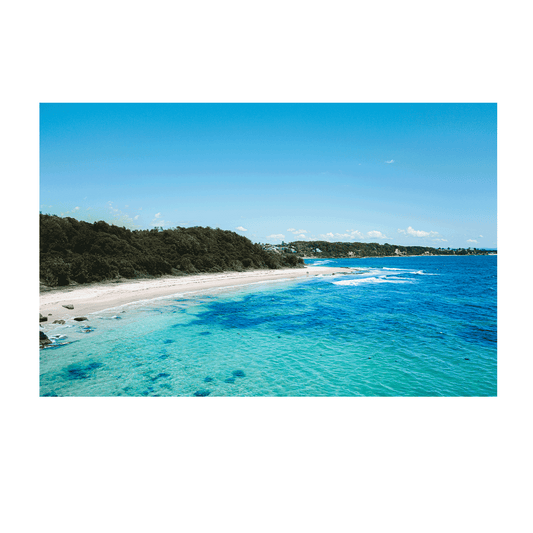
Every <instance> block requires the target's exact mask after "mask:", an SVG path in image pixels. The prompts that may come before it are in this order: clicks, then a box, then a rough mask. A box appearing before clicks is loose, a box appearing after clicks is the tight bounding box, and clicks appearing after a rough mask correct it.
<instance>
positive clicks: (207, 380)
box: [204, 376, 213, 383]
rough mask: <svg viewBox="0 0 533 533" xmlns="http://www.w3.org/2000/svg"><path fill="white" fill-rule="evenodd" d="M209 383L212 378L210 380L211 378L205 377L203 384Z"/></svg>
mask: <svg viewBox="0 0 533 533" xmlns="http://www.w3.org/2000/svg"><path fill="white" fill-rule="evenodd" d="M211 381H213V378H212V377H211V376H206V377H205V378H204V382H205V383H211Z"/></svg>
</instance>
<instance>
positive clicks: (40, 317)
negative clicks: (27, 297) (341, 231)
mask: <svg viewBox="0 0 533 533" xmlns="http://www.w3.org/2000/svg"><path fill="white" fill-rule="evenodd" d="M46 321H48V317H47V316H43V315H41V313H39V322H46Z"/></svg>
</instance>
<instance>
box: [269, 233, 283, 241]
mask: <svg viewBox="0 0 533 533" xmlns="http://www.w3.org/2000/svg"><path fill="white" fill-rule="evenodd" d="M266 238H267V239H273V240H279V241H281V240H282V239H284V238H285V235H283V234H282V233H276V234H274V235H267V236H266Z"/></svg>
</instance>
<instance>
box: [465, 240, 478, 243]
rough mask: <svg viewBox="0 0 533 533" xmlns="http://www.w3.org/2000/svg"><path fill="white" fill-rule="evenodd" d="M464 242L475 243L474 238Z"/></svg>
mask: <svg viewBox="0 0 533 533" xmlns="http://www.w3.org/2000/svg"><path fill="white" fill-rule="evenodd" d="M466 242H475V243H477V241H476V239H468V240H467V241H466Z"/></svg>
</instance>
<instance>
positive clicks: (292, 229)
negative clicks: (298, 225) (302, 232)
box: [287, 228, 296, 231]
mask: <svg viewBox="0 0 533 533" xmlns="http://www.w3.org/2000/svg"><path fill="white" fill-rule="evenodd" d="M287 231H296V230H295V229H294V228H289V229H288V230H287Z"/></svg>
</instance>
